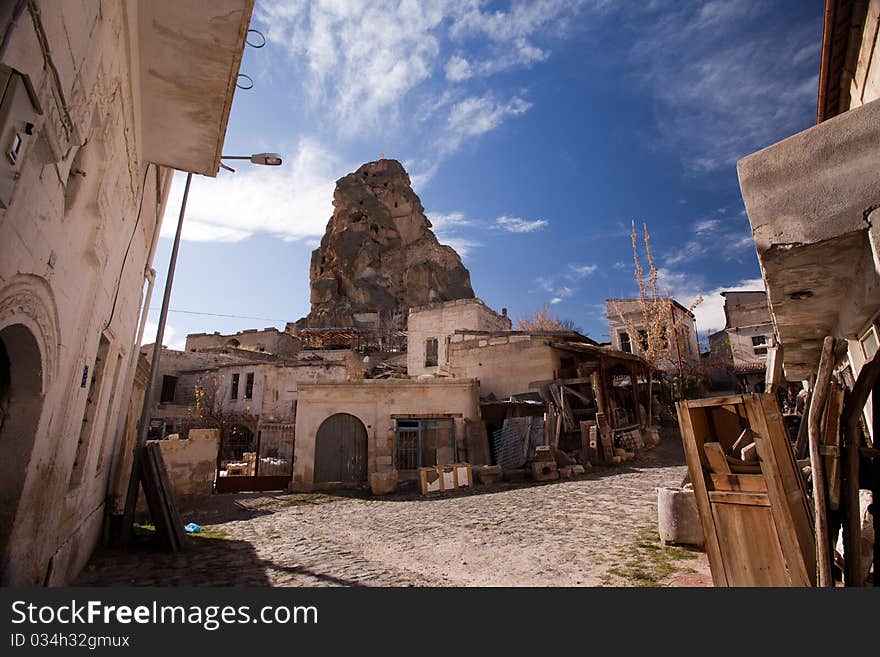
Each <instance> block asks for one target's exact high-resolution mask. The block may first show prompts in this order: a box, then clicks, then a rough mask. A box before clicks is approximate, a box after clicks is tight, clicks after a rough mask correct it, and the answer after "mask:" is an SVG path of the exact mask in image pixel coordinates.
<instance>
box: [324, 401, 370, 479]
mask: <svg viewBox="0 0 880 657" xmlns="http://www.w3.org/2000/svg"><path fill="white" fill-rule="evenodd" d="M366 480H367V430H366V428H365V427H364V424H363V422H361V421H360V420H359V419H358V418H356V417H355V416H354V415H349V414H348V413H337V414H336V415H331V416H330V417H328V418H327V419H326V420H324V422H322V423H321V426H320V427H319V428H318V434H317V435H316V436H315V483H331V482H333V483H342V484H360V483H363V482H365V481H366Z"/></svg>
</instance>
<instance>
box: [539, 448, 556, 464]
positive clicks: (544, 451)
mask: <svg viewBox="0 0 880 657" xmlns="http://www.w3.org/2000/svg"><path fill="white" fill-rule="evenodd" d="M535 460H536V461H553V462H554V463H556V460H555V459H554V458H553V450H552V449H551V447H550V446H549V445H538V446H537V447H535Z"/></svg>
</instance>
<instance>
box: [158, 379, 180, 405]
mask: <svg viewBox="0 0 880 657" xmlns="http://www.w3.org/2000/svg"><path fill="white" fill-rule="evenodd" d="M176 390H177V377H176V376H168V375H167V374H166V375H165V376H163V377H162V395H161V397H159V403H160V404H173V403H174V392H175V391H176Z"/></svg>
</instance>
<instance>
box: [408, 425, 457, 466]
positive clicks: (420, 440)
mask: <svg viewBox="0 0 880 657" xmlns="http://www.w3.org/2000/svg"><path fill="white" fill-rule="evenodd" d="M394 434H395V455H396V462H397V469H398V470H415V469H416V468H424V467H428V466H432V465H447V464H450V463H454V462H455V461H456V458H457V455H456V451H455V421H454V420H453V419H452V418H423V419H406V420H404V419H399V420H396V426H395V431H394Z"/></svg>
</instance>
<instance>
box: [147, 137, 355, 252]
mask: <svg viewBox="0 0 880 657" xmlns="http://www.w3.org/2000/svg"><path fill="white" fill-rule="evenodd" d="M341 168H342V167H341V165H340V163H339V161H338V159H337V158H336V157H335V156H334V155H333V154H331V153H330V152H329V151H328V150H327V149H325V148H324V147H323V146H321V145H320V144H318V143H317V142H315V141H314V140H311V139H303V140H302V141H301V142H300V143H299V146H298V147H297V149H296V152H295V153H294V154H293V155H292V157H287V156H285V161H284V164H283V165H281V166H280V167H263V166H252V165H248V164H246V165H242V166H241V167H240V168H237V172H236V173H234V174H227V173H223V172H221V173H220V175H218V176H217V178H206V177H203V176H194V177H193V181H192V185H191V188H190V193H189V199H188V201H187V208H186V215H185V218H184V223H183V239H185V240H190V241H209V242H238V241H241V240H243V239H246V238H248V237H250V236H251V235H254V234H255V233H269V234H271V235H275V236H276V237H279V238H281V239H284V240H288V241H294V240H301V239H305V238H309V237H316V236H317V237H320V236H321V235H323V234H324V229H325V227H326V225H327V221H328V220H329V219H330V215H331V214H332V213H333V205H332V202H333V190H334V188H335V185H336V178H337V177H338V176H337V173H338V172H339V170H340V169H341ZM184 180H185V175H184V174H181V173H177V174H175V178H174V184H173V185H172V188H171V193H170V195H169V199H168V205H167V209H166V213H165V219H164V221H163V222H162V233H161V234H162V235H163V236H164V237H173V236H174V232H175V230H176V228H177V216H178V213H179V211H180V203H181V200H182V198H183V189H184Z"/></svg>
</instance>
